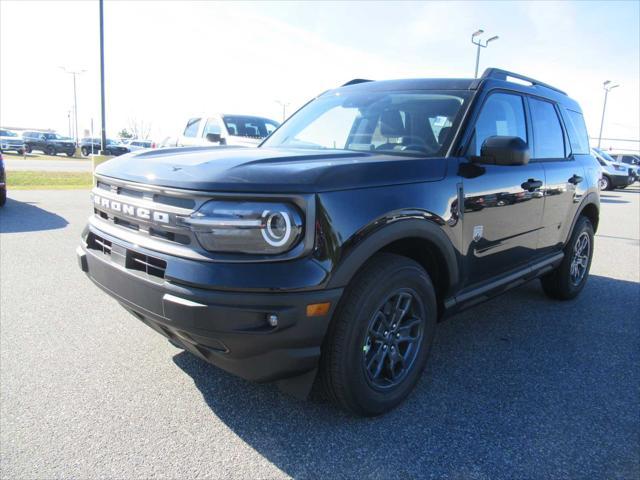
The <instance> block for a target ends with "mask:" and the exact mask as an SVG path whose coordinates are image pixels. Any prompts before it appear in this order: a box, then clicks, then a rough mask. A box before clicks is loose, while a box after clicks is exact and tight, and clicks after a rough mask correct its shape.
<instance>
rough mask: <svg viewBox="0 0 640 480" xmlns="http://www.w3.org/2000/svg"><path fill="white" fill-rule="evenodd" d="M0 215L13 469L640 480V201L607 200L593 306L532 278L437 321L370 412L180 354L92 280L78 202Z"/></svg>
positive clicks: (4, 419)
mask: <svg viewBox="0 0 640 480" xmlns="http://www.w3.org/2000/svg"><path fill="white" fill-rule="evenodd" d="M10 198H11V200H10V201H9V203H8V205H7V206H6V208H5V209H4V210H2V211H1V213H0V231H2V232H3V233H2V235H1V236H0V242H1V243H0V246H1V248H0V251H1V257H0V261H1V266H2V268H1V283H0V287H1V289H0V298H1V309H2V311H1V320H0V333H1V335H0V347H1V348H0V360H1V363H0V383H1V389H0V414H1V416H0V460H1V463H0V469H1V474H2V477H3V478H7V479H16V478H61V477H66V478H98V477H101V478H105V477H111V478H150V477H163V478H196V477H208V478H241V479H248V478H282V477H288V476H292V477H299V478H342V477H344V478H347V477H350V478H354V477H371V478H380V479H387V478H398V477H400V478H416V477H429V476H432V477H438V478H464V479H466V478H477V479H497V478H528V479H530V478H545V479H546V478H572V479H573V478H589V479H597V478H607V479H613V478H620V479H631V478H639V477H640V465H639V462H640V444H639V434H640V398H639V387H640V325H639V320H640V319H639V317H638V310H639V309H638V302H639V301H640V284H639V281H640V279H639V268H640V266H639V255H640V243H639V238H640V232H639V230H640V226H639V223H638V222H639V219H640V190H639V189H638V188H637V187H635V188H630V189H628V190H627V191H621V192H615V193H607V194H606V195H604V196H603V212H602V216H603V219H602V223H601V229H600V230H599V233H598V237H597V250H596V256H595V260H594V265H593V269H592V277H591V278H590V280H589V283H588V285H587V287H586V290H585V291H584V293H583V295H582V296H581V297H580V298H579V299H578V300H577V301H573V302H568V303H556V302H551V301H548V300H547V299H546V298H545V297H544V296H543V295H542V292H541V290H540V288H539V286H538V284H537V283H531V284H529V285H526V286H524V287H522V288H520V289H518V290H516V291H513V292H511V293H508V294H506V295H504V296H503V297H501V298H499V299H496V300H494V301H492V302H489V303H486V304H484V305H481V306H479V307H477V308H475V309H474V310H471V311H468V312H466V313H464V314H461V315H459V316H457V317H455V318H454V319H452V320H450V321H449V322H446V323H444V324H441V325H440V326H439V328H438V336H437V339H436V341H435V345H434V351H433V357H432V360H431V363H430V365H429V367H428V368H427V370H426V372H425V373H424V376H423V378H422V381H421V382H420V384H419V386H418V389H417V391H416V392H415V393H414V394H413V395H412V396H411V397H410V399H409V400H408V401H407V402H406V403H405V404H404V405H402V406H401V407H400V408H399V409H398V410H396V411H394V412H392V413H391V414H389V415H387V416H385V417H382V418H377V419H371V420H361V419H356V418H351V417H348V416H346V415H344V414H343V413H341V412H340V411H337V410H336V409H334V408H333V407H332V406H331V405H330V404H327V403H325V402H323V401H321V400H316V401H314V402H306V403H305V402H298V401H295V400H292V399H290V398H288V397H286V396H284V395H281V394H280V393H279V392H278V391H277V389H275V388H274V387H271V386H259V385H253V384H249V383H247V382H244V381H242V380H239V379H237V378H234V377H232V376H230V375H227V374H225V373H223V372H221V371H220V370H217V369H216V368H214V367H210V366H208V365H206V364H205V363H203V362H201V361H200V360H197V359H196V358H194V357H192V356H190V355H188V354H185V353H182V352H181V351H180V350H177V349H175V348H174V347H172V346H170V345H169V344H168V343H167V342H166V341H164V340H163V339H162V338H161V337H160V336H159V335H157V334H155V333H154V332H153V331H151V330H150V329H149V328H147V327H146V326H144V325H143V324H142V323H140V322H138V321H137V320H135V319H134V318H133V317H131V316H129V315H128V314H126V313H125V312H124V311H123V310H122V309H121V308H120V307H119V306H118V305H117V304H116V303H115V302H114V301H112V300H111V299H109V298H108V297H107V296H106V295H104V294H102V293H101V292H100V291H98V289H97V288H96V287H94V286H93V285H92V284H90V283H89V281H88V280H87V279H85V278H84V277H83V275H82V274H81V273H80V271H79V270H78V268H77V266H76V264H75V257H74V249H75V246H76V244H77V243H78V236H79V234H80V231H81V228H82V225H83V222H84V221H85V219H86V217H87V216H88V215H89V207H88V205H89V202H88V198H87V192H86V191H56V192H48V191H20V192H10Z"/></svg>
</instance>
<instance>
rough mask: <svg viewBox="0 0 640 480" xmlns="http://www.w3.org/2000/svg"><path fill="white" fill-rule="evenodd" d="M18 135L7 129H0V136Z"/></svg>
mask: <svg viewBox="0 0 640 480" xmlns="http://www.w3.org/2000/svg"><path fill="white" fill-rule="evenodd" d="M17 136H18V135H17V134H15V133H13V132H11V131H9V130H0V137H17Z"/></svg>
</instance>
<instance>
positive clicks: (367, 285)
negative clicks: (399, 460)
mask: <svg viewBox="0 0 640 480" xmlns="http://www.w3.org/2000/svg"><path fill="white" fill-rule="evenodd" d="M514 79H515V81H514ZM134 157H135V161H132V160H133V159H134ZM598 177H599V167H598V164H597V163H596V161H595V160H594V159H593V158H592V157H591V156H590V153H589V143H588V136H587V132H586V128H585V124H584V121H583V118H582V113H581V110H580V107H579V106H578V104H577V103H576V102H575V101H573V100H571V99H570V98H569V97H568V96H567V95H566V94H565V93H564V92H562V91H560V90H558V89H557V88H554V87H551V86H549V85H546V84H544V83H542V82H539V81H537V80H534V79H531V78H527V77H523V76H521V75H517V74H514V73H510V72H505V71H502V70H498V69H489V70H487V71H486V72H485V73H484V75H483V76H482V78H480V79H426V80H391V81H367V80H353V81H351V82H349V83H347V84H345V85H343V86H342V87H340V88H337V89H335V90H330V91H327V92H325V93H323V94H322V95H320V96H318V97H317V98H316V99H314V100H313V101H311V102H310V103H308V104H307V105H306V106H305V107H303V108H302V109H301V110H299V111H298V112H297V113H296V114H295V115H293V116H292V117H291V118H290V119H288V120H287V121H286V123H284V124H283V125H282V126H281V127H280V128H278V129H277V130H276V131H275V132H274V133H273V134H272V135H271V136H270V137H268V138H267V139H266V140H265V141H264V142H263V143H262V144H261V145H260V146H259V148H257V149H256V148H242V147H231V146H227V147H191V148H182V149H166V150H156V151H144V152H141V153H133V154H129V155H124V156H122V157H119V158H117V159H113V160H110V161H108V162H106V163H104V164H102V165H100V166H99V167H98V168H97V170H96V185H95V188H94V189H93V192H92V196H93V208H94V214H93V215H92V216H91V218H90V219H89V223H88V225H87V227H86V228H85V230H84V232H83V234H82V243H81V245H80V247H79V248H78V252H77V255H78V260H79V264H80V267H81V268H82V270H84V271H85V272H86V273H87V274H88V276H89V277H90V278H91V280H93V282H95V284H97V285H98V286H99V287H100V288H102V289H103V290H104V291H105V292H107V293H108V294H109V295H111V296H113V297H114V298H115V299H116V300H117V301H118V302H120V303H121V304H122V306H124V308H125V309H127V310H128V311H129V312H131V313H132V314H133V315H134V316H135V317H136V318H138V319H139V320H141V321H143V322H144V323H146V324H147V325H148V326H150V327H151V328H153V329H154V330H156V331H157V332H159V333H160V334H162V335H164V336H166V337H167V338H168V339H169V341H170V342H171V343H173V344H174V345H176V346H179V347H180V348H183V349H186V350H188V351H189V352H191V353H193V354H194V355H197V356H199V357H201V358H202V359H204V360H206V361H208V362H210V363H212V364H214V365H217V366H218V367H220V368H222V369H224V370H227V371H228V372H232V373H234V374H236V375H239V376H241V377H243V378H245V379H249V380H253V381H258V382H265V381H276V382H277V383H278V384H279V386H280V387H281V388H282V389H284V390H285V391H288V392H290V393H292V394H295V395H298V396H301V397H304V396H306V395H307V394H308V393H309V391H310V389H311V386H312V384H313V383H314V381H316V379H318V381H319V382H321V384H322V385H324V387H325V389H326V391H327V392H328V394H329V396H330V397H331V398H332V399H333V400H334V401H335V402H336V403H337V404H338V405H340V406H341V407H343V408H345V409H347V410H348V411H351V412H354V413H355V414H358V415H377V414H381V413H383V412H386V411H388V410H389V409H391V408H393V407H394V406H396V405H397V404H398V403H400V402H401V401H402V400H403V399H404V398H405V397H406V396H407V395H408V394H409V393H410V392H411V390H412V389H413V388H414V386H415V384H416V383H417V382H418V380H419V378H420V376H421V372H422V370H423V369H424V367H425V364H426V363H427V359H428V357H429V349H430V347H431V344H432V342H433V338H434V334H435V327H436V322H437V321H439V320H441V319H443V318H445V317H447V316H449V315H451V314H453V313H455V312H457V311H460V310H462V309H464V308H466V307H470V306H472V305H475V304H477V303H479V302H481V301H484V300H487V299H489V298H490V297H493V296H495V295H497V294H500V293H502V292H504V291H506V290H508V289H510V288H512V287H515V286H518V285H521V284H522V283H524V282H526V281H529V280H532V279H535V278H540V279H541V283H542V289H543V290H544V292H545V293H546V294H547V295H548V296H550V297H552V298H555V299H560V300H568V299H571V298H574V297H575V296H576V295H578V294H579V293H580V291H581V290H582V289H583V287H584V286H585V283H586V281H587V277H588V274H589V268H590V265H591V257H592V254H593V247H594V232H595V230H596V229H597V227H598V215H599V213H598V212H599V193H598Z"/></svg>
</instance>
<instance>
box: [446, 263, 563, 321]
mask: <svg viewBox="0 0 640 480" xmlns="http://www.w3.org/2000/svg"><path fill="white" fill-rule="evenodd" d="M563 258H564V252H557V253H554V254H552V255H550V256H548V257H546V258H544V259H542V260H539V261H537V262H535V263H532V264H530V265H527V266H525V267H523V268H521V269H518V270H516V271H512V272H511V273H507V274H506V275H503V276H501V277H498V278H495V279H493V280H490V281H488V282H485V283H482V284H481V285H476V286H472V287H469V288H465V289H464V290H461V291H460V292H459V293H458V294H457V295H455V296H454V297H450V298H448V299H446V300H445V302H444V307H445V314H444V317H443V318H446V317H449V316H451V315H453V314H455V313H458V312H461V311H462V310H466V309H467V308H469V307H472V306H474V305H477V304H479V303H482V302H486V301H487V300H490V299H491V298H493V297H496V296H498V295H500V294H502V293H504V292H506V291H508V290H511V289H512V288H515V287H518V286H520V285H522V284H523V283H526V282H528V281H530V280H534V279H536V278H538V277H540V276H542V275H544V274H545V273H549V272H550V271H552V270H553V269H554V268H556V267H557V266H558V265H560V263H561V262H562V259H563Z"/></svg>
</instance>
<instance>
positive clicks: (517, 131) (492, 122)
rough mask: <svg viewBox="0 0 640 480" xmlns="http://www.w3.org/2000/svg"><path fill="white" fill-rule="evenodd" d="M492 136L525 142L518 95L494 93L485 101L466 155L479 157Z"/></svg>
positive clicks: (522, 112)
mask: <svg viewBox="0 0 640 480" xmlns="http://www.w3.org/2000/svg"><path fill="white" fill-rule="evenodd" d="M444 128H446V127H444ZM444 128H443V129H442V130H444ZM494 136H507V137H520V138H521V139H523V140H524V141H525V142H526V141H527V123H526V120H525V115H524V106H523V103H522V97H520V96H519V95H511V94H509V93H494V94H493V95H491V96H490V97H489V98H488V99H487V101H486V102H485V104H484V105H483V107H482V111H481V112H480V115H479V116H478V119H477V120H476V125H475V128H474V132H473V139H472V141H471V145H470V146H469V150H468V151H467V153H468V154H470V155H480V148H481V147H482V143H483V142H484V141H485V140H486V139H487V138H489V137H494Z"/></svg>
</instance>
